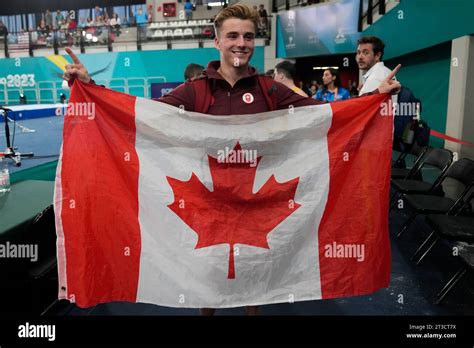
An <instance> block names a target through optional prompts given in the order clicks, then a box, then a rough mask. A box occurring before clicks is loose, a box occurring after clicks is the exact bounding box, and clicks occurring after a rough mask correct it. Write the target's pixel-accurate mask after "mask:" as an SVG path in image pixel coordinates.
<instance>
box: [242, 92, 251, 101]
mask: <svg viewBox="0 0 474 348" xmlns="http://www.w3.org/2000/svg"><path fill="white" fill-rule="evenodd" d="M242 100H243V101H244V103H246V104H251V103H253V95H252V93H245V94H244V95H243V96H242Z"/></svg>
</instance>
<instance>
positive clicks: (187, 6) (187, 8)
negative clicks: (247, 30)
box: [184, 0, 194, 21]
mask: <svg viewBox="0 0 474 348" xmlns="http://www.w3.org/2000/svg"><path fill="white" fill-rule="evenodd" d="M193 8H194V6H193V4H192V3H191V1H190V0H186V2H185V3H184V14H185V16H186V20H188V21H189V20H191V19H193Z"/></svg>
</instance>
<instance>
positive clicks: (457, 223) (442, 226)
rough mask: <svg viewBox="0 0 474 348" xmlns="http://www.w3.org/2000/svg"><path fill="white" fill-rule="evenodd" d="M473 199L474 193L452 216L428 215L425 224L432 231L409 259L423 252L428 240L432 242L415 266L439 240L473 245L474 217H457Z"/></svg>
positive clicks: (413, 258)
mask: <svg viewBox="0 0 474 348" xmlns="http://www.w3.org/2000/svg"><path fill="white" fill-rule="evenodd" d="M473 198H474V192H472V193H471V195H470V197H469V198H468V199H467V200H466V203H465V204H464V205H463V206H462V207H461V208H459V209H458V210H457V212H456V213H454V215H439V214H430V215H428V216H427V217H426V222H427V223H428V225H429V226H430V227H431V228H432V231H431V233H430V234H429V235H428V237H427V238H426V239H425V240H424V241H423V243H422V244H421V245H420V246H419V247H418V249H417V250H416V251H415V253H414V254H413V256H412V258H411V259H412V260H415V259H416V256H417V255H418V254H419V253H420V252H421V251H422V250H423V248H424V247H425V245H427V244H428V242H429V241H430V240H432V241H431V244H430V246H429V247H428V248H427V249H426V250H425V252H424V253H423V255H421V257H420V258H419V259H418V260H417V262H416V264H417V265H419V264H420V263H421V261H422V260H423V259H424V258H425V257H426V255H427V254H428V253H429V252H430V251H431V249H433V247H434V246H435V245H436V243H437V242H438V241H439V240H440V239H441V238H444V239H447V240H449V241H453V242H466V243H474V217H472V216H459V215H458V214H459V213H460V212H462V211H463V210H465V209H466V208H467V206H468V205H469V204H470V202H471V200H472V199H473ZM433 237H434V238H433Z"/></svg>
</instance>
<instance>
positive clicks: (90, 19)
mask: <svg viewBox="0 0 474 348" xmlns="http://www.w3.org/2000/svg"><path fill="white" fill-rule="evenodd" d="M94 24H95V23H94V21H93V20H92V18H91V17H87V27H89V28H90V27H93V26H94Z"/></svg>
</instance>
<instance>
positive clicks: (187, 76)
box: [184, 63, 204, 81]
mask: <svg viewBox="0 0 474 348" xmlns="http://www.w3.org/2000/svg"><path fill="white" fill-rule="evenodd" d="M203 71H204V67H203V66H202V65H199V64H195V63H191V64H188V66H187V67H186V69H185V70H184V81H188V80H191V79H193V78H195V77H198V76H200V75H201V74H202V72H203Z"/></svg>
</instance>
